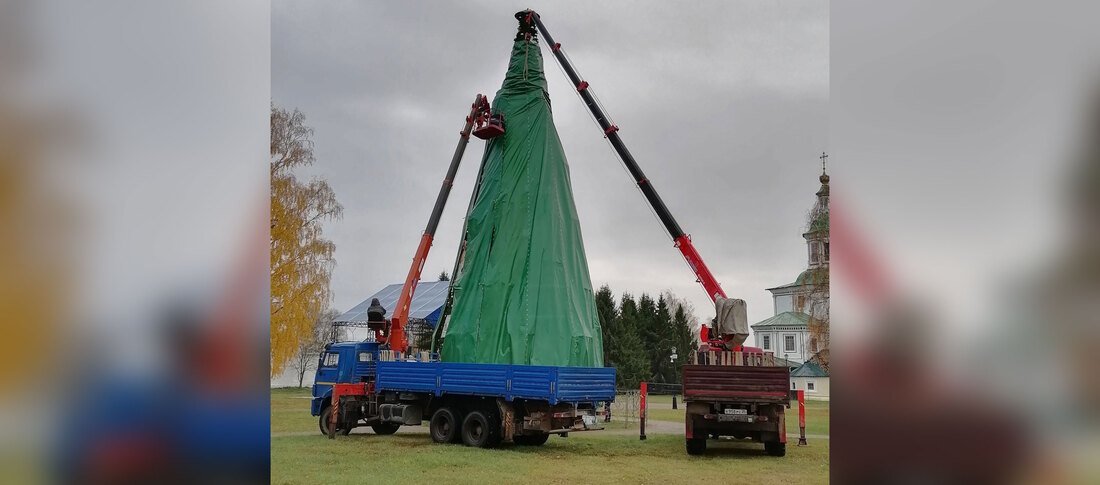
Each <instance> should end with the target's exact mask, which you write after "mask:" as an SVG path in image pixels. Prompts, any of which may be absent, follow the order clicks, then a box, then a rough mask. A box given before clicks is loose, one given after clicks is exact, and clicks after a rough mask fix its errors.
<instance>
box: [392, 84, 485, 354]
mask: <svg viewBox="0 0 1100 485" xmlns="http://www.w3.org/2000/svg"><path fill="white" fill-rule="evenodd" d="M488 122H489V101H488V100H487V99H486V98H485V96H482V95H480V94H479V95H477V97H476V98H474V104H473V105H472V106H471V107H470V115H469V116H467V117H466V125H465V126H463V127H462V132H461V133H459V139H458V146H457V147H455V153H454V156H453V157H451V165H450V166H449V167H448V168H447V175H446V176H445V177H444V178H443V186H442V187H440V189H439V195H438V196H437V197H436V200H435V207H434V208H433V209H432V215H431V217H430V218H428V226H427V227H426V228H425V229H424V235H423V236H420V245H419V246H417V247H416V254H414V255H413V260H412V265H411V266H410V267H409V274H408V275H407V276H405V284H404V285H402V286H401V294H400V295H399V296H398V297H397V306H396V308H394V312H393V314H392V315H393V316H392V317H390V332H389V336H388V337H386V338H385V339H379V341H383V340H384V341H385V342H387V343H389V345H390V349H391V350H396V351H398V352H405V351H406V350H407V349H408V346H409V341H408V337H407V336H406V334H405V325H406V324H408V323H409V305H410V304H411V303H412V298H413V294H415V293H416V285H417V283H419V282H420V274H421V272H423V270H424V262H425V261H426V260H427V259H428V251H429V250H431V248H432V239H434V238H435V230H436V228H437V227H438V226H439V219H440V217H442V216H443V208H444V207H445V206H446V205H447V198H448V197H449V196H450V194H451V186H452V185H453V184H454V178H455V174H457V173H458V166H459V164H460V163H461V162H462V155H463V153H465V151H466V145H467V144H468V143H469V141H470V132H471V131H473V129H474V125H475V124H476V125H477V126H479V127H481V126H482V124H483V123H488ZM487 126H488V125H487ZM503 132H504V131H503V127H500V129H499V132H494V134H492V135H489V136H490V137H492V136H499V135H500V134H502V133H503ZM478 136H479V137H480V136H483V135H481V134H480V132H479V135H478Z"/></svg>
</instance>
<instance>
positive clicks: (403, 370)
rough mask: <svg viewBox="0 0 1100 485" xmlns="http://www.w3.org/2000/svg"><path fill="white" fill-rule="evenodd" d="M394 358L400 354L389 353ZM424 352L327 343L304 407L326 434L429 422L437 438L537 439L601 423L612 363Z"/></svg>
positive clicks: (383, 431) (473, 442)
mask: <svg viewBox="0 0 1100 485" xmlns="http://www.w3.org/2000/svg"><path fill="white" fill-rule="evenodd" d="M395 355H396V356H398V357H395ZM425 355H426V353H423V354H419V357H420V358H421V359H422V360H415V359H413V358H411V357H407V356H400V354H395V353H393V352H390V351H386V350H381V349H380V348H379V344H378V343H376V342H369V341H364V342H339V343H331V344H329V345H327V346H326V347H325V350H324V352H322V353H321V355H320V358H319V362H318V366H317V372H316V376H315V380H314V384H313V400H312V403H311V406H310V412H311V413H312V414H313V415H314V416H318V427H319V428H320V431H321V433H322V434H325V435H328V436H329V437H330V438H333V437H335V435H336V434H337V433H339V434H343V435H347V434H348V433H350V432H351V430H352V429H353V428H355V427H359V426H370V427H371V428H372V429H373V430H374V432H375V434H379V435H388V434H393V433H395V432H397V430H398V428H399V427H401V426H417V425H422V424H423V422H424V420H427V421H428V426H429V434H430V435H431V437H432V440H433V441H435V442H437V443H458V442H462V443H465V444H466V445H468V446H477V447H482V448H489V447H493V446H497V445H499V444H500V443H514V444H517V445H535V446H537V445H542V444H543V443H546V440H547V439H548V438H549V437H550V435H553V434H557V435H560V436H568V434H569V433H570V432H573V431H587V430H596V429H602V426H601V425H600V424H599V423H600V421H601V420H600V419H598V417H597V414H598V411H597V410H598V409H599V405H600V404H601V403H605V402H611V401H613V400H614V399H615V369H614V368H609V367H555V366H536V365H510V364H470V363H451V362H439V361H438V360H436V359H434V358H433V357H429V358H423V357H424V356H425Z"/></svg>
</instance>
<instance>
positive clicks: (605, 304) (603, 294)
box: [596, 285, 618, 367]
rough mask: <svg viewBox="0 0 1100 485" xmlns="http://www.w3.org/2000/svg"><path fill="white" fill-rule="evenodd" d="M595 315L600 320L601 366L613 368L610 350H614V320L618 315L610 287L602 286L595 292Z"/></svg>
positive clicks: (615, 333) (616, 334)
mask: <svg viewBox="0 0 1100 485" xmlns="http://www.w3.org/2000/svg"><path fill="white" fill-rule="evenodd" d="M596 315H597V316H598V317H599V318H600V333H601V334H602V335H603V364H604V365H605V366H607V367H614V366H615V363H614V360H613V359H612V356H611V350H612V349H613V348H615V345H616V342H617V339H618V332H615V331H613V329H614V328H615V323H616V322H615V319H616V317H617V316H618V313H617V312H616V310H615V297H614V295H612V294H611V287H609V286H607V285H603V286H601V287H600V289H599V291H597V292H596Z"/></svg>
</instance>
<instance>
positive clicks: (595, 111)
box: [516, 10, 684, 239]
mask: <svg viewBox="0 0 1100 485" xmlns="http://www.w3.org/2000/svg"><path fill="white" fill-rule="evenodd" d="M516 18H517V19H519V20H520V22H525V21H527V22H533V23H534V25H535V27H537V28H538V32H539V34H541V35H542V38H543V39H545V40H546V45H547V46H549V47H550V51H551V52H553V53H554V57H555V58H557V60H558V64H560V65H561V67H562V69H564V70H565V75H566V76H569V81H570V82H572V83H573V86H575V87H576V88H577V92H578V93H580V95H581V99H582V100H583V101H584V104H585V106H588V110H589V111H591V112H592V116H594V117H595V118H596V123H598V124H599V125H600V129H602V130H603V131H604V135H606V136H607V139H608V140H609V141H610V142H611V147H612V148H614V149H615V153H617V154H618V155H619V158H621V159H622V161H623V165H626V169H627V171H629V172H630V176H632V177H634V181H635V182H637V184H638V188H640V189H641V190H642V194H643V195H645V198H646V200H647V201H649V204H650V205H651V206H653V210H654V212H656V213H657V217H658V218H660V219H661V223H662V224H664V226H665V229H667V230H668V233H669V235H671V236H672V239H676V238H679V237H680V236H682V235H684V231H683V229H681V228H680V224H679V223H678V222H676V218H674V217H672V213H671V212H669V210H668V207H666V206H665V202H664V201H663V200H661V196H660V195H659V194H657V190H656V189H654V188H653V184H652V183H650V181H649V179H648V178H646V176H645V173H644V172H642V168H641V167H639V166H638V162H636V161H634V156H633V155H631V154H630V150H628V149H627V148H626V145H625V144H623V140H622V138H620V137H619V133H618V131H619V127H618V126H615V125H613V124H611V120H609V119H608V118H607V115H606V114H605V113H604V112H603V109H602V108H600V105H599V103H597V102H596V98H595V96H593V95H592V93H591V92H590V91H589V89H588V82H586V81H585V80H583V79H581V76H580V75H579V74H577V70H576V69H575V68H574V67H573V64H572V63H570V62H569V59H568V58H566V57H565V53H564V52H563V51H562V50H561V44H560V43H556V42H554V38H553V37H552V36H551V35H550V32H548V31H547V30H546V25H544V24H543V23H542V19H541V18H539V14H538V13H536V12H535V11H533V10H526V11H523V12H519V13H517V14H516Z"/></svg>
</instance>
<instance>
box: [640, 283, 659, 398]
mask: <svg viewBox="0 0 1100 485" xmlns="http://www.w3.org/2000/svg"><path fill="white" fill-rule="evenodd" d="M637 322H638V330H639V332H638V335H639V336H640V337H641V338H642V345H643V347H644V348H645V357H646V363H647V364H648V365H647V367H648V370H649V372H648V373H647V376H646V379H647V380H650V381H654V382H657V380H658V379H657V375H658V374H659V372H660V369H659V366H660V362H657V359H658V355H660V353H661V351H660V349H659V347H658V346H659V345H660V344H661V332H660V329H659V327H660V323H659V322H657V304H656V303H655V302H654V301H653V298H652V297H650V296H649V295H648V294H646V293H642V297H641V298H639V299H638V320H637Z"/></svg>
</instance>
